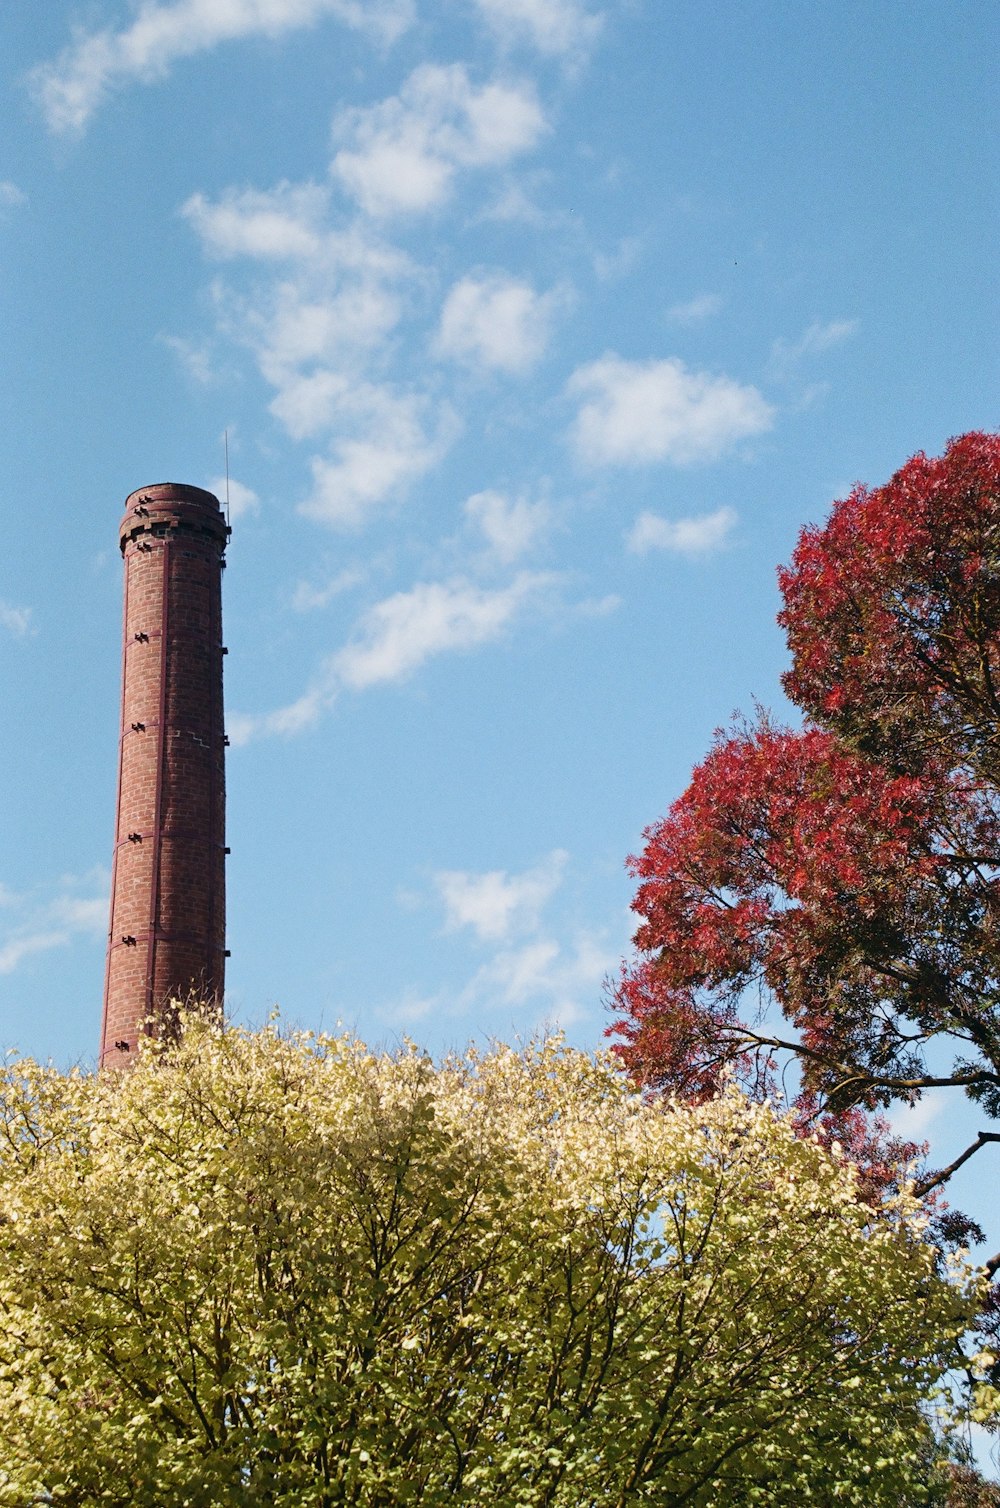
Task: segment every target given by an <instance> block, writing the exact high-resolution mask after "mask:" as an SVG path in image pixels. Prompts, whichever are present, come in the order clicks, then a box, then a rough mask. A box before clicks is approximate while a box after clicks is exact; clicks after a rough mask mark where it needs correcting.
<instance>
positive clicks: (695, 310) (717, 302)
mask: <svg viewBox="0 0 1000 1508" xmlns="http://www.w3.org/2000/svg"><path fill="white" fill-rule="evenodd" d="M721 308H722V298H721V296H720V295H719V294H718V293H698V294H696V295H695V297H694V298H689V299H687V300H686V301H685V302H684V303H681V304H672V305H671V306H670V308H669V309H668V310H667V318H668V319H669V320H670V321H671V322H672V323H673V324H675V325H697V324H700V323H701V321H702V320H703V319H711V318H712V316H713V314H718V312H719V310H720V309H721Z"/></svg>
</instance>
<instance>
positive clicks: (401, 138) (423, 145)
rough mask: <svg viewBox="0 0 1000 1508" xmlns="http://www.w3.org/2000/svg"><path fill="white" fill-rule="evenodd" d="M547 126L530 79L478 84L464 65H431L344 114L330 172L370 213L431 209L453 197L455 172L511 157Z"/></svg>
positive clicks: (337, 127) (339, 121)
mask: <svg viewBox="0 0 1000 1508" xmlns="http://www.w3.org/2000/svg"><path fill="white" fill-rule="evenodd" d="M544 129H545V119H544V116H543V114H542V110H541V107H540V105H539V103H538V99H537V96H536V94H535V91H534V88H533V87H532V86H531V85H530V84H528V83H525V82H521V83H509V84H506V83H499V82H491V83H488V84H484V85H482V86H481V87H477V86H476V85H474V84H472V83H471V81H470V79H469V75H468V73H467V71H466V69H465V68H464V67H463V66H462V65H461V64H460V63H453V64H451V65H450V66H447V67H445V66H441V65H439V64H435V63H425V64H422V65H421V66H420V67H419V68H417V69H415V71H414V72H413V73H412V74H411V75H410V77H409V78H408V79H407V81H406V83H405V84H404V85H403V87H402V89H401V90H400V92H399V94H398V95H394V96H392V97H391V98H389V99H386V100H383V101H381V103H379V104H377V105H373V106H368V107H365V108H360V109H351V110H345V111H343V112H342V113H341V115H340V116H339V117H338V118H337V121H336V122H335V125H334V134H335V137H336V139H337V140H338V141H340V142H341V143H343V145H342V146H341V147H340V150H339V151H338V152H337V153H336V155H335V157H334V159H333V163H332V171H333V174H334V176H335V177H336V178H337V179H339V181H340V183H341V185H342V186H343V187H344V188H345V189H346V190H347V192H348V193H350V194H352V195H353V196H354V198H356V199H357V201H358V203H359V204H360V205H361V207H362V209H363V210H365V212H366V213H367V214H370V215H376V216H381V215H390V214H394V213H400V212H415V211H420V210H428V209H433V208H434V207H436V206H437V205H439V204H441V203H443V202H444V200H445V199H446V198H447V197H448V195H449V193H450V191H451V185H452V180H453V178H454V175H455V171H456V169H458V168H459V167H486V166H496V165H500V164H502V163H505V162H508V161H510V159H511V158H512V157H514V156H516V155H517V154H518V153H520V152H524V151H527V150H528V149H529V148H530V147H533V146H534V145H535V143H536V142H537V141H538V139H539V137H540V136H541V134H542V132H543V131H544Z"/></svg>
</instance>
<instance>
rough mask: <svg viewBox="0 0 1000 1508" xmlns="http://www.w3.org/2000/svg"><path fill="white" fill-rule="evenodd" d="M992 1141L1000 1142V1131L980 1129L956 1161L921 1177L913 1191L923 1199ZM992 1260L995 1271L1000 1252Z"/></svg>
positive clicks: (999, 1263)
mask: <svg viewBox="0 0 1000 1508" xmlns="http://www.w3.org/2000/svg"><path fill="white" fill-rule="evenodd" d="M991 1141H995V1142H1000V1131H980V1133H979V1135H978V1136H977V1137H976V1139H975V1141H974V1142H973V1143H972V1145H971V1146H969V1147H966V1149H965V1151H964V1152H963V1153H962V1154H961V1156H959V1157H956V1158H955V1161H954V1162H952V1163H949V1164H948V1166H947V1167H946V1168H942V1169H941V1170H940V1172H938V1173H933V1174H931V1176H930V1177H929V1178H923V1179H921V1181H920V1183H918V1184H916V1185H915V1186H914V1189H913V1192H914V1193H915V1194H916V1196H917V1198H918V1199H922V1198H923V1197H924V1195H925V1194H929V1193H930V1191H931V1189H936V1188H938V1187H939V1186H940V1185H941V1184H942V1183H947V1182H948V1179H949V1178H950V1177H951V1175H952V1173H956V1172H957V1171H958V1169H959V1168H960V1167H961V1166H962V1164H963V1162H968V1160H969V1158H970V1157H972V1156H973V1154H974V1153H976V1152H978V1151H979V1149H980V1148H981V1147H985V1146H986V1143H987V1142H991ZM992 1261H993V1263H994V1264H995V1266H994V1269H993V1270H994V1271H995V1268H996V1267H997V1266H1000V1253H998V1255H997V1257H995V1258H993V1259H992ZM986 1267H987V1271H989V1272H990V1276H991V1277H992V1276H993V1272H992V1271H990V1263H989V1262H987V1264H986Z"/></svg>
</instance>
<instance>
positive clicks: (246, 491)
mask: <svg viewBox="0 0 1000 1508" xmlns="http://www.w3.org/2000/svg"><path fill="white" fill-rule="evenodd" d="M205 485H206V486H207V488H208V490H209V492H214V493H215V495H216V497H217V498H218V499H219V501H220V502H221V503H223V504H225V503H226V501H227V500H228V503H229V517H230V518H231V519H236V518H243V517H245V516H246V514H248V513H259V512H260V498H259V497H258V496H257V494H256V492H254V490H253V488H252V487H247V486H246V484H245V483H244V482H238V481H237V480H236V478H235V477H233V476H231V477H225V476H217V477H212V479H211V481H209V482H206V484H205Z"/></svg>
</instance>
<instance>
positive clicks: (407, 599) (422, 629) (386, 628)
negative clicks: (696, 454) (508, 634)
mask: <svg viewBox="0 0 1000 1508" xmlns="http://www.w3.org/2000/svg"><path fill="white" fill-rule="evenodd" d="M556 580H557V578H556V577H554V576H551V575H546V574H542V573H537V572H536V573H531V572H522V573H521V575H519V576H517V577H516V578H515V580H514V581H512V582H511V583H510V585H509V586H506V587H503V588H500V589H498V590H495V591H490V590H486V589H484V588H482V587H477V586H475V585H474V584H473V583H471V582H469V581H466V580H464V579H457V580H451V581H432V582H419V583H418V584H417V585H416V586H414V587H412V588H411V589H410V590H409V591H406V592H396V593H395V594H394V595H393V596H391V597H386V598H385V599H384V600H383V601H382V602H378V603H376V604H375V606H374V607H371V608H369V609H368V611H367V612H366V613H364V614H363V615H362V617H361V620H360V622H359V624H358V627H357V631H356V633H355V635H354V637H353V638H352V640H351V641H350V642H349V643H348V644H346V645H345V646H344V647H343V649H340V650H338V651H337V652H336V653H335V654H333V655H330V656H329V657H328V659H327V660H326V662H325V664H324V665H323V667H322V669H321V672H320V674H319V676H318V677H317V679H316V681H315V682H314V684H313V685H312V686H310V687H309V688H308V689H307V690H306V691H305V692H304V693H303V694H302V696H300V697H298V698H297V699H296V700H295V701H294V702H290V703H289V704H288V705H287V706H285V707H279V708H278V709H277V710H276V711H274V712H264V713H233V714H230V715H229V716H228V717H227V719H226V730H227V732H228V734H229V737H230V741H231V742H232V743H233V744H234V745H239V744H246V743H249V742H250V741H251V740H252V739H255V738H266V737H272V736H275V735H277V736H282V737H292V736H294V735H295V734H297V733H302V732H304V731H305V730H306V729H307V728H310V727H312V726H313V725H314V724H315V723H316V722H317V721H318V720H319V718H320V716H321V715H322V713H323V712H324V711H325V710H327V709H328V708H329V707H331V706H332V705H333V704H334V702H335V701H336V699H337V697H338V695H339V694H340V693H341V691H343V690H345V689H346V690H350V691H364V690H367V688H368V687H370V686H378V685H384V684H387V683H389V682H392V681H400V680H403V679H404V678H405V677H406V676H408V675H411V674H412V673H413V672H414V671H415V670H418V669H419V668H420V666H421V665H424V664H425V663H426V662H427V661H428V660H430V659H433V658H434V657H435V656H436V655H439V654H445V653H447V652H449V651H456V652H458V651H463V650H469V649H475V648H477V647H478V646H479V645H481V644H487V643H490V642H493V641H495V640H497V639H499V638H500V637H501V636H502V635H503V633H504V632H505V631H506V630H507V629H508V628H509V627H510V626H511V624H512V623H513V621H514V620H515V618H516V617H517V615H518V614H519V613H520V612H522V611H524V610H525V609H526V608H528V607H529V606H530V605H531V604H532V603H533V602H534V601H536V600H538V599H540V598H542V597H543V596H544V594H545V593H546V591H547V590H548V589H549V588H550V587H552V586H553V584H554V583H555V582H556Z"/></svg>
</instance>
